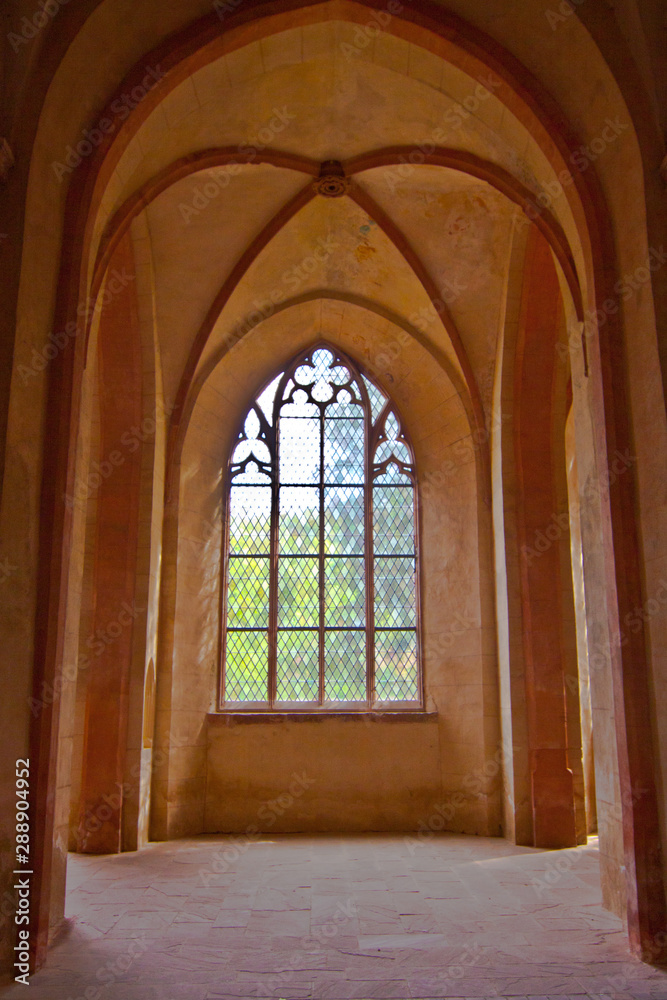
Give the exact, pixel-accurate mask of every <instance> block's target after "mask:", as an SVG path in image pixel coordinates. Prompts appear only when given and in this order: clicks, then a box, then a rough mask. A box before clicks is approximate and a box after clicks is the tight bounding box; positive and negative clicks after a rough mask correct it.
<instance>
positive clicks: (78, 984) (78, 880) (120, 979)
mask: <svg viewBox="0 0 667 1000" xmlns="http://www.w3.org/2000/svg"><path fill="white" fill-rule="evenodd" d="M234 843H235V839H234V838H229V837H197V838H195V839H192V840H184V841H179V842H171V843H161V844H151V845H150V846H149V847H148V848H146V849H145V850H144V851H142V852H140V853H137V854H123V855H118V856H109V857H99V856H96V857H93V856H87V857H83V856H77V855H72V856H71V857H70V861H69V879H68V885H69V892H68V909H67V913H68V918H69V921H68V928H67V930H66V932H65V933H64V934H63V936H62V938H61V940H60V941H59V943H58V944H57V945H56V946H55V947H54V948H53V950H52V952H51V956H50V960H49V962H48V965H47V967H46V968H45V969H43V970H42V971H41V972H39V973H38V974H37V975H35V976H34V977H33V978H32V980H31V982H30V984H29V985H30V992H29V993H24V992H23V986H21V985H19V984H14V985H12V986H10V987H9V988H8V989H7V991H6V992H3V996H6V997H8V998H9V997H14V996H16V997H19V996H20V997H26V996H27V997H29V998H31V1000H186V998H187V1000H228V998H229V1000H232V998H236V997H257V998H264V997H265V998H283V1000H296V998H301V997H307V998H311V997H312V998H316V997H317V998H325V997H332V998H341V1000H343V998H352V1000H370V998H390V997H391V998H393V997H400V998H423V1000H426V998H436V997H438V998H439V997H450V998H453V997H457V998H458V997H466V998H468V997H477V998H479V1000H482V998H492V997H493V998H498V997H509V998H512V1000H519V998H530V1000H547V998H555V997H557V998H559V1000H563V998H567V997H570V998H577V1000H580V998H584V997H590V998H596V1000H602V998H604V1000H610V998H613V1000H621V998H623V1000H641V998H649V997H650V998H658V1000H667V972H663V971H660V970H657V969H654V968H650V967H649V966H646V965H642V964H641V963H639V962H637V961H635V960H634V959H632V958H631V957H630V955H629V953H628V951H627V947H626V939H625V935H624V933H623V929H622V926H621V922H620V921H619V920H617V919H616V918H615V917H613V916H611V915H610V914H609V913H607V912H605V911H604V910H603V909H602V907H601V906H600V886H599V877H598V864H597V850H596V841H595V840H591V841H590V843H589V845H588V846H587V847H582V848H577V849H576V850H572V851H560V852H549V851H538V850H534V849H531V848H523V847H514V846H512V845H511V844H509V843H507V842H506V841H504V840H499V839H485V838H476V837H462V836H456V835H451V834H444V835H434V836H432V837H431V839H430V840H426V841H420V840H418V839H415V838H413V837H409V836H405V837H404V836H402V835H392V834H386V835H384V834H378V835H376V834H371V835H366V836H329V835H324V836H308V837H306V836H270V837H269V836H265V837H258V838H255V839H254V840H245V841H243V840H241V839H240V838H238V839H237V840H236V846H234Z"/></svg>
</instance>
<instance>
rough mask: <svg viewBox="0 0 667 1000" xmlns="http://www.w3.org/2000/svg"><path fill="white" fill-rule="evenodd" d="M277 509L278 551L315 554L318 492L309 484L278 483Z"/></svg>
mask: <svg viewBox="0 0 667 1000" xmlns="http://www.w3.org/2000/svg"><path fill="white" fill-rule="evenodd" d="M279 509H280V521H279V543H278V545H279V550H280V552H281V553H282V554H285V553H288V552H293V553H296V552H300V553H303V554H306V553H314V554H316V553H317V552H318V551H319V547H320V491H319V490H318V489H315V488H313V489H311V488H310V487H308V486H281V487H280V507H279Z"/></svg>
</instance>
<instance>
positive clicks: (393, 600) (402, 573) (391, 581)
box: [374, 556, 416, 628]
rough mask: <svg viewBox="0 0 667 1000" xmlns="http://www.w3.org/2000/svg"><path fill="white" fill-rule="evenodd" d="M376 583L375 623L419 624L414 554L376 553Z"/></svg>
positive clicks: (394, 625) (385, 626)
mask: <svg viewBox="0 0 667 1000" xmlns="http://www.w3.org/2000/svg"><path fill="white" fill-rule="evenodd" d="M374 583H375V625H376V627H378V628H410V627H411V626H412V627H414V625H415V624H416V609H415V561H414V558H411V559H400V558H391V557H389V556H377V557H376V558H375V566H374Z"/></svg>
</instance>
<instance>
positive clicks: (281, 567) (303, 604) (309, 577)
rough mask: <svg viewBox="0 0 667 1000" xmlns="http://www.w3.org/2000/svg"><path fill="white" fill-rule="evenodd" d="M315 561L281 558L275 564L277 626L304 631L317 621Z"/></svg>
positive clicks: (317, 595) (317, 589)
mask: <svg viewBox="0 0 667 1000" xmlns="http://www.w3.org/2000/svg"><path fill="white" fill-rule="evenodd" d="M319 570H320V567H319V561H318V559H316V558H314V559H311V558H308V557H307V558H305V559H303V558H300V557H299V556H282V557H281V558H280V561H279V562H278V627H279V628H287V627H289V628H307V627H308V626H317V625H318V624H319V619H320V583H319V580H320V577H319Z"/></svg>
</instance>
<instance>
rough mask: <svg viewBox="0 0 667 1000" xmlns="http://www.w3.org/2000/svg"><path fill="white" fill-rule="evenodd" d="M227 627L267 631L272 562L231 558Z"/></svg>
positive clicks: (262, 559) (260, 559)
mask: <svg viewBox="0 0 667 1000" xmlns="http://www.w3.org/2000/svg"><path fill="white" fill-rule="evenodd" d="M227 624H228V625H229V627H230V628H262V627H263V628H266V626H267V625H268V624H269V560H268V558H259V559H253V558H246V557H243V556H233V557H232V558H230V560H229V568H228V584H227Z"/></svg>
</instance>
